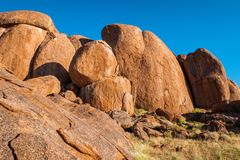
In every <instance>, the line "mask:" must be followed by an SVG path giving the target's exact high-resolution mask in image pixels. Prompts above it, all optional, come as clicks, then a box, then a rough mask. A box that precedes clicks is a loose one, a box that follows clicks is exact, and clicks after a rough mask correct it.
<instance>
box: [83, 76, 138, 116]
mask: <svg viewBox="0 0 240 160" xmlns="http://www.w3.org/2000/svg"><path fill="white" fill-rule="evenodd" d="M126 94H130V95H131V83H130V81H129V80H128V79H126V78H124V77H114V78H107V79H105V80H103V81H99V82H96V83H93V84H90V85H87V86H86V87H84V88H82V90H81V95H82V97H83V99H84V100H85V101H86V102H88V103H90V104H91V105H92V106H94V107H96V108H99V109H100V110H102V111H105V112H110V111H120V110H126V109H127V108H129V110H128V109H127V112H130V113H132V111H131V110H132V109H131V108H132V107H134V104H133V98H125V99H124V97H125V95H126ZM129 104H130V105H132V106H129V107H125V108H124V109H123V107H124V106H126V105H129Z"/></svg>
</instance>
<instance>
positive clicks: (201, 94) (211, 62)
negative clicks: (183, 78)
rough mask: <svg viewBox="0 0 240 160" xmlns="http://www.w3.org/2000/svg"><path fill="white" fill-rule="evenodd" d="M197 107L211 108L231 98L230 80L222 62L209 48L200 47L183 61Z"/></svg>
mask: <svg viewBox="0 0 240 160" xmlns="http://www.w3.org/2000/svg"><path fill="white" fill-rule="evenodd" d="M183 68H184V70H185V72H186V74H187V77H188V79H189V82H190V85H191V89H192V92H193V93H192V94H193V97H194V102H195V105H196V107H201V108H211V107H212V106H213V105H215V104H217V103H221V102H223V101H226V100H229V99H230V92H229V86H228V80H227V76H226V73H225V69H224V67H223V65H222V64H221V62H220V61H219V60H218V59H217V58H216V57H215V56H214V55H213V54H211V53H210V52H209V51H208V50H206V49H198V50H196V51H195V52H193V53H191V54H189V55H188V56H187V58H186V60H185V61H184V62H183Z"/></svg>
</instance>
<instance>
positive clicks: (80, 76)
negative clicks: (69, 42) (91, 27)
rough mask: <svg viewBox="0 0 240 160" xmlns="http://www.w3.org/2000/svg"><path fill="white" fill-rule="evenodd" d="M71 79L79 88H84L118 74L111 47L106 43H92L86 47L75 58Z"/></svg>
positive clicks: (71, 66)
mask: <svg viewBox="0 0 240 160" xmlns="http://www.w3.org/2000/svg"><path fill="white" fill-rule="evenodd" d="M69 74H70V77H71V79H72V81H73V83H75V84H76V85H77V86H79V87H83V86H86V85H88V84H91V83H93V82H96V81H99V80H103V79H104V78H108V77H113V76H116V75H117V74H118V64H117V60H116V58H115V56H114V54H113V52H112V49H111V47H110V46H109V45H108V44H107V43H105V42H104V41H92V42H88V43H87V44H86V45H84V46H83V47H82V48H81V49H80V50H79V51H78V52H77V53H76V54H75V56H74V57H73V59H72V62H71V65H70V69H69Z"/></svg>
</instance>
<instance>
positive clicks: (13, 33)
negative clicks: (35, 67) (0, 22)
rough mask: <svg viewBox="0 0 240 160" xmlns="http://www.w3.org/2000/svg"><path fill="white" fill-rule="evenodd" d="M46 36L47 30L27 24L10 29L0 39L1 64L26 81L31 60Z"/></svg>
mask: <svg viewBox="0 0 240 160" xmlns="http://www.w3.org/2000/svg"><path fill="white" fill-rule="evenodd" d="M45 36H46V31H45V30H42V29H41V28H38V27H34V26H30V25H26V24H20V25H15V26H13V27H10V28H8V29H7V31H6V33H4V34H3V35H2V36H1V38H0V63H2V64H3V65H4V66H5V67H6V68H7V69H8V70H10V71H11V72H12V73H13V74H14V75H16V76H17V77H18V78H19V79H21V80H23V79H25V78H26V77H27V76H28V74H29V68H30V66H31V60H32V58H33V56H34V54H35V52H36V50H37V48H38V47H39V45H40V44H41V42H42V41H43V40H44V37H45Z"/></svg>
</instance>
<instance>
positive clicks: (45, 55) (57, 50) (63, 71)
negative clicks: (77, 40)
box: [33, 34, 75, 83]
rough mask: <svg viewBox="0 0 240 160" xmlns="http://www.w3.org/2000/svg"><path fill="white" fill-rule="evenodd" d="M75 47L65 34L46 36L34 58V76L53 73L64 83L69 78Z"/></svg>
mask: <svg viewBox="0 0 240 160" xmlns="http://www.w3.org/2000/svg"><path fill="white" fill-rule="evenodd" d="M74 54H75V49H74V47H73V45H72V43H71V42H70V40H69V39H68V38H67V36H66V35H64V34H57V35H56V38H53V39H52V38H51V37H49V36H48V37H46V39H45V40H44V42H43V43H42V44H41V46H40V47H39V49H38V52H37V53H36V56H35V58H34V60H33V77H39V76H46V75H53V76H56V77H57V78H58V79H59V80H60V81H61V82H62V83H64V82H66V81H68V80H69V75H68V70H69V65H70V62H71V60H72V57H73V56H74Z"/></svg>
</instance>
